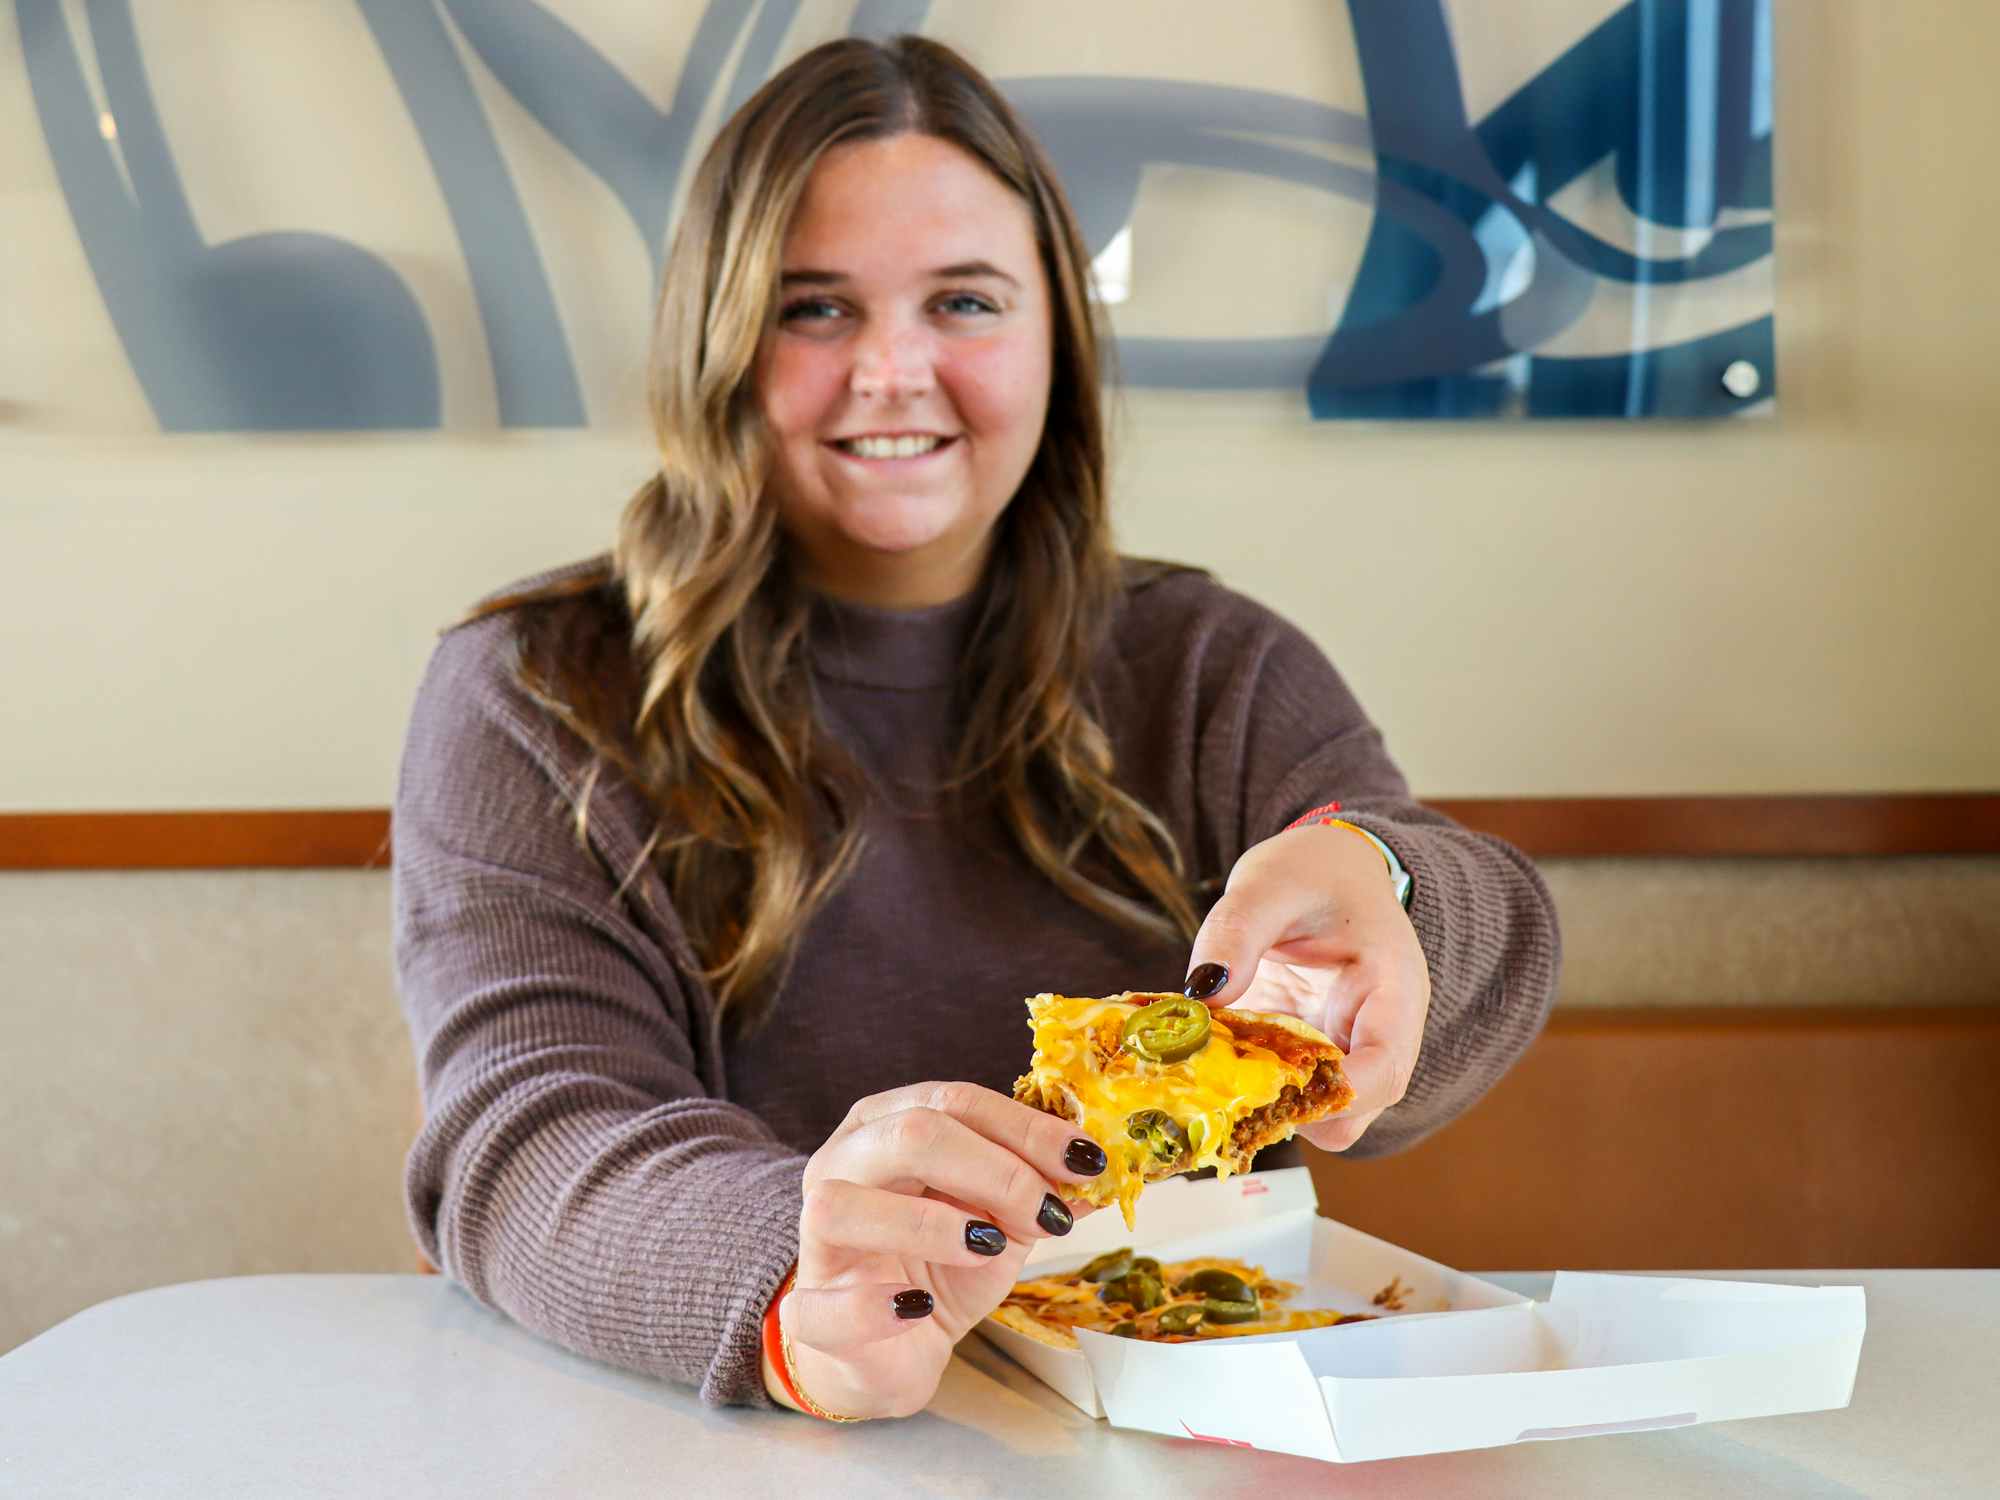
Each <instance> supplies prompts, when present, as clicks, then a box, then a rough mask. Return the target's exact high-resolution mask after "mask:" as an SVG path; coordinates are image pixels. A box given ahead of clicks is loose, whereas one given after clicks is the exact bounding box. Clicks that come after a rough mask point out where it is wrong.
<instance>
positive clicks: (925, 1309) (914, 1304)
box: [895, 1291, 935, 1318]
mask: <svg viewBox="0 0 2000 1500" xmlns="http://www.w3.org/2000/svg"><path fill="white" fill-rule="evenodd" d="M895 1302H896V1316H897V1317H899V1318H928V1317H929V1316H930V1315H931V1308H932V1307H933V1306H934V1305H935V1304H934V1303H933V1302H932V1301H931V1294H930V1293H929V1292H923V1291H911V1292H898V1293H896V1297H895Z"/></svg>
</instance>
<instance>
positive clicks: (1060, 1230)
mask: <svg viewBox="0 0 2000 1500" xmlns="http://www.w3.org/2000/svg"><path fill="white" fill-rule="evenodd" d="M1035 1222H1036V1223H1037V1224H1039V1225H1041V1226H1042V1228H1044V1229H1046V1230H1047V1231H1048V1232H1049V1233H1050V1234H1068V1233H1069V1232H1070V1231H1071V1230H1072V1229H1074V1228H1076V1219H1075V1218H1074V1217H1073V1216H1072V1215H1071V1214H1070V1211H1069V1207H1068V1205H1067V1204H1065V1203H1064V1202H1063V1201H1062V1199H1060V1198H1058V1197H1057V1196H1056V1195H1055V1194H1054V1193H1044V1194H1042V1211H1041V1212H1040V1213H1038V1214H1036V1215H1035Z"/></svg>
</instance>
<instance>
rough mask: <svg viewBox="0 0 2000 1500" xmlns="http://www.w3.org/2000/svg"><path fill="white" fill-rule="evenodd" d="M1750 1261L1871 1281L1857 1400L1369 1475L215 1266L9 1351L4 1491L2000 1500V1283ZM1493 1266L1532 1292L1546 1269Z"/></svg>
mask: <svg viewBox="0 0 2000 1500" xmlns="http://www.w3.org/2000/svg"><path fill="white" fill-rule="evenodd" d="M1729 1274H1730V1275H1731V1276H1734V1277H1737V1278H1740V1279H1744V1280H1769V1281H1787V1282H1794V1283H1800V1284H1822V1283H1824V1284H1829V1285H1831V1284H1859V1285H1863V1286H1865V1287H1866V1288H1867V1289H1868V1336H1867V1342H1866V1344H1865V1346H1864V1348H1863V1350H1862V1355H1861V1370H1860V1375H1859V1378H1858V1380H1857V1382H1856V1385H1855V1391H1854V1401H1853V1404H1852V1406H1850V1407H1849V1408H1848V1409H1847V1410H1845V1411H1837V1412H1817V1413H1810V1414H1804V1415H1799V1416H1790V1417H1770V1418H1764V1419H1762V1420H1757V1421H1748V1422H1727V1423H1716V1424H1712V1425H1708V1426H1701V1427H1689V1428H1681V1429H1678V1430H1675V1431H1670V1432H1657V1433H1644V1434H1632V1435H1623V1436H1616V1437H1595V1438H1583V1439H1577V1440H1573V1441H1565V1442H1548V1443H1525V1444H1518V1445H1516V1446H1513V1447H1509V1448H1498V1449H1489V1450H1485V1451H1480V1452H1470V1453H1453V1454H1443V1455H1438V1456H1435V1457H1428V1458H1416V1459H1399V1460H1394V1461H1390V1462H1384V1463H1373V1464H1349V1465H1334V1464H1323V1463H1318V1462H1315V1461H1314V1460H1311V1459H1305V1458H1293V1457H1289V1456H1286V1455H1283V1454H1272V1453H1260V1452H1254V1451H1244V1450H1240V1449H1227V1448H1220V1447H1216V1446H1212V1445H1209V1444H1204V1443H1196V1442H1185V1441H1178V1440H1174V1439H1169V1438H1160V1437H1154V1436H1151V1435H1148V1434H1144V1433H1136V1432H1126V1431H1120V1430H1118V1429H1116V1428H1112V1427H1109V1426H1107V1425H1106V1424H1104V1423H1102V1422H1094V1421H1091V1420H1090V1419H1089V1418H1086V1417H1085V1416H1083V1415H1082V1414H1081V1413H1080V1412H1078V1411H1077V1410H1076V1409H1075V1408H1074V1407H1072V1406H1070V1405H1069V1403H1068V1402H1066V1401H1064V1400H1063V1399H1062V1398H1061V1397H1060V1396H1058V1395H1056V1394H1055V1393H1054V1392H1053V1391H1050V1390H1049V1389H1048V1388H1047V1387H1045V1386H1043V1385H1042V1384H1041V1383H1040V1382H1038V1381H1037V1380H1035V1379H1034V1377H1032V1376H1030V1375H1028V1374H1027V1373H1026V1372H1025V1371H1023V1370H1021V1369H1020V1368H1019V1367H1017V1366H1016V1365H1014V1364H1013V1363H1011V1362H1010V1361H1009V1360H1008V1359H1007V1358H1006V1357H1005V1356H1004V1355H1001V1354H1000V1353H998V1352H997V1351H996V1350H994V1349H993V1348H991V1347H990V1346H988V1345H987V1344H986V1343H984V1342H983V1341H982V1340H979V1339H968V1340H967V1341H966V1342H965V1344H964V1345H962V1346H961V1348H960V1351H959V1356H958V1358H957V1359H956V1360H954V1361H953V1363H952V1366H951V1369H950V1371H949V1373H948V1374H947V1375H946V1378H945V1381H944V1384H943V1386H942V1387H941V1389H940V1390H939V1392H938V1395H937V1398H936V1400H935V1401H933V1403H932V1404H931V1406H930V1408H929V1409H928V1410H926V1411H925V1412H923V1413H922V1414H920V1415H918V1416H916V1417H912V1418H910V1419H908V1420H906V1421H900V1422H874V1423H866V1424H861V1425H858V1426H854V1427H833V1426H829V1425H826V1424H822V1423H818V1422H812V1421H809V1420H807V1419H805V1418H803V1417H800V1416H798V1415H796V1414H794V1413H790V1412H765V1411H751V1410H747V1409H721V1410H718V1409H714V1408H710V1407H705V1406H703V1405H702V1404H701V1402H700V1401H699V1400H698V1399H696V1397H695V1396H694V1394H693V1392H692V1391H689V1390H686V1389H683V1388H680V1387H677V1386H672V1385H665V1384H662V1383H660V1382H658V1381H653V1380H647V1379H644V1378H641V1377H638V1376H634V1375H628V1374H625V1373H623V1372H621V1371H617V1370H612V1369H609V1368H606V1367H604V1366H601V1365H597V1364H593V1363H592V1362H590V1361H588V1360H584V1359H581V1358H578V1357H577V1356H575V1355H572V1354H569V1353H566V1352H564V1351H563V1350H560V1349H557V1348H555V1347H554V1346H552V1345H550V1344H547V1343H544V1342H543V1341H541V1340H540V1339H538V1338H536V1337H534V1336H533V1335H531V1334H529V1333H526V1332H524V1331H523V1330H521V1329H520V1328H518V1327H516V1326H514V1325H513V1324H511V1323H509V1322H508V1321H507V1320H506V1319H504V1318H501V1317H498V1316H496V1315H494V1314H493V1313H490V1312H488V1311H486V1310H485V1309H484V1308H481V1307H480V1306H478V1305H477V1304H476V1303H474V1302H473V1301H472V1299H471V1298H470V1297H468V1296H467V1295H466V1294H465V1293H464V1292H463V1291H461V1290H459V1289H458V1288H456V1287H454V1286H453V1285H451V1284H450V1283H448V1282H446V1281H444V1280H442V1279H440V1278H436V1277H419V1276H262V1277H244V1278H238V1279H233V1280H227V1281H206V1282H195V1283H192V1284H189V1285H186V1286H175V1287H164V1288H161V1289H158V1290H155V1291H149V1292H141V1293H138V1294H136V1295H134V1296H130V1297H122V1298H118V1299H116V1300H115V1301H111V1302H106V1303H103V1304H101V1305H99V1306H97V1307H93V1308H90V1309H89V1310H87V1311H85V1312H83V1313H80V1314H78V1315H77V1316H76V1317H74V1318H71V1319H70V1320H69V1321H68V1322H66V1323H63V1324H61V1325H59V1326H58V1327H56V1328H53V1329H51V1330H49V1331H48V1332H47V1333H45V1334H43V1335H41V1336H40V1337H39V1338H36V1339H33V1340H31V1341H30V1342H28V1343H26V1344H24V1345H22V1346H21V1347H20V1348H18V1349H16V1350H14V1351H13V1352H12V1353H10V1354H8V1355H6V1356H5V1357H4V1358H0V1494H5V1495H8V1496H21V1497H24V1500H25V1497H34V1500H67V1497H71V1496H76V1497H82V1496H89V1497H91V1500H102V1497H108V1496H122V1495H144V1496H147V1497H154V1500H181V1497H186V1500H196V1497H199V1500H229V1497H235V1496H246V1497H247V1496H258V1497H263V1496H285V1497H300V1500H306V1497H320V1496H366V1497H369V1500H380V1497H393V1496H398V1495H409V1496H420V1497H424V1500H432V1497H439V1500H450V1497H456V1496H468V1497H469V1496H478V1497H479V1500H491V1497H493V1496H495V1495H505V1496H510V1497H511V1496H537V1495H564V1496H569V1495H577V1496H591V1497H602V1500H620V1497H624V1496H641V1495H644V1496H659V1495H667V1494H671V1495H675V1496H682V1495H727V1496H738V1497H741V1496H760V1495H771V1494H786V1493H790V1494H793V1495H797V1496H801V1497H803V1496H815V1497H817V1496H839V1495H857V1496H860V1495H867V1496H873V1495H883V1494H894V1495H897V1496H899V1497H900V1496H931V1495H935V1496H1020V1495H1043V1496H1049V1495H1077V1496H1087V1497H1093V1500H1094V1497H1109V1496H1124V1495H1132V1494H1151V1495H1157V1496H1162V1497H1164V1496H1182V1495H1188V1496H1221V1495H1229V1496H1244V1495H1260V1496H1274V1495H1277V1494H1295V1493H1304V1494H1335V1493H1337V1494H1339V1495H1341V1496H1343V1497H1369V1496H1396V1495H1426V1496H1430V1495H1446V1494H1476V1495H1480V1496H1505V1495H1538V1496H1542V1495H1617V1496H1652V1495H1658V1496H1663V1497H1664V1496H1672V1497H1673V1500H1685V1497H1687V1496H1689V1495H1715V1496H1724V1495H1727V1496H1735V1495H1753V1494H1754V1495H1840V1496H1854V1495H1866V1496H1901V1495H1911V1496H1918V1495H1922V1496H1940V1495H1961V1494H1962V1495H1974V1494H1978V1495H1992V1494H1995V1493H2000V1416H1996V1412H1995V1397H1996V1396H2000V1271H1862V1272H1856V1271H1829V1272H1735V1273H1729ZM1491 1279H1493V1280H1495V1281H1498V1282H1500V1283H1502V1284H1503V1285H1509V1286H1512V1287H1514V1288H1515V1289H1517V1290H1519V1291H1522V1292H1525V1293H1528V1294H1530V1295H1542V1294H1545V1292H1546V1290H1547V1287H1548V1282H1549V1278H1548V1277H1547V1276H1540V1275H1523V1276H1495V1277H1493V1278H1491Z"/></svg>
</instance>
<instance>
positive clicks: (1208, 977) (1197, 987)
mask: <svg viewBox="0 0 2000 1500" xmlns="http://www.w3.org/2000/svg"><path fill="white" fill-rule="evenodd" d="M1227 983H1229V965H1228V964H1203V965H1202V966H1201V967H1200V968H1198V969H1196V970H1195V971H1194V972H1193V973H1191V974H1189V975H1188V977H1187V985H1186V987H1185V988H1183V989H1182V990H1181V993H1182V994H1183V995H1186V996H1187V997H1188V999H1190V1000H1206V999H1207V998H1208V997H1209V996H1210V995H1213V994H1214V993H1215V992H1216V991H1217V990H1219V989H1221V988H1222V987H1223V986H1224V985H1225V984H1227Z"/></svg>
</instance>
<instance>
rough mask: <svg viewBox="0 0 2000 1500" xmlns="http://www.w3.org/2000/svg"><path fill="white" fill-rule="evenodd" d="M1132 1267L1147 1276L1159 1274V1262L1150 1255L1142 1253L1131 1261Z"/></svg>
mask: <svg viewBox="0 0 2000 1500" xmlns="http://www.w3.org/2000/svg"><path fill="white" fill-rule="evenodd" d="M1132 1269H1133V1270H1135V1271H1144V1272H1145V1273H1146V1274H1147V1275H1148V1276H1158V1275H1159V1274H1160V1263H1159V1262H1158V1261H1156V1260H1154V1259H1153V1257H1152V1256H1150V1255H1142V1256H1140V1257H1139V1258H1138V1259H1137V1260H1135V1261H1133V1262H1132Z"/></svg>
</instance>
